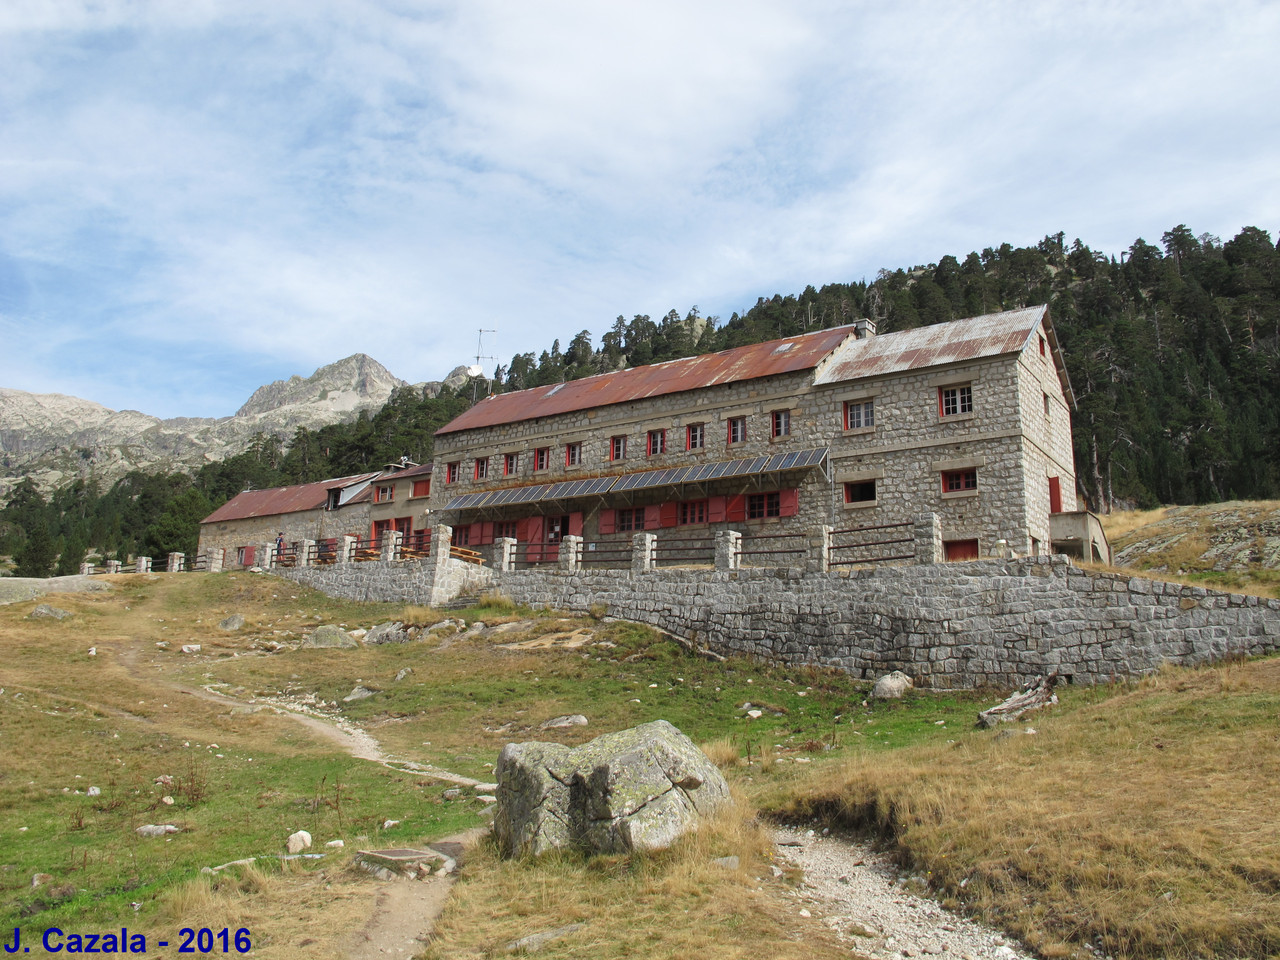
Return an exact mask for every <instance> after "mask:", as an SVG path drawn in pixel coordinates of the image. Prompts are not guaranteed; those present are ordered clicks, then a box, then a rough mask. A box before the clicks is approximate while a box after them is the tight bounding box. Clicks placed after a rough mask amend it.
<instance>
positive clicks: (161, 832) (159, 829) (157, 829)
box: [134, 823, 178, 837]
mask: <svg viewBox="0 0 1280 960" xmlns="http://www.w3.org/2000/svg"><path fill="white" fill-rule="evenodd" d="M177 832H178V828H177V827H175V826H174V825H173V824H172V823H148V824H144V825H143V826H141V827H138V828H137V829H136V830H135V831H134V833H136V834H137V835H138V836H140V837H163V836H165V835H166V834H170V833H177Z"/></svg>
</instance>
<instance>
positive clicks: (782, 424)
mask: <svg viewBox="0 0 1280 960" xmlns="http://www.w3.org/2000/svg"><path fill="white" fill-rule="evenodd" d="M769 419H770V420H771V421H772V429H773V433H772V436H773V438H774V439H775V440H776V439H777V438H778V437H789V436H791V411H790V410H774V411H773V413H772V414H771V415H770V418H769Z"/></svg>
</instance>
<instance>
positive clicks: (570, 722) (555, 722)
mask: <svg viewBox="0 0 1280 960" xmlns="http://www.w3.org/2000/svg"><path fill="white" fill-rule="evenodd" d="M586 725H587V718H586V717H584V716H583V715H582V714H580V713H574V714H570V715H568V716H563V717H553V718H552V719H550V720H546V721H544V722H543V724H542V726H541V727H540V728H539V729H541V730H559V729H560V728H562V727H585V726H586Z"/></svg>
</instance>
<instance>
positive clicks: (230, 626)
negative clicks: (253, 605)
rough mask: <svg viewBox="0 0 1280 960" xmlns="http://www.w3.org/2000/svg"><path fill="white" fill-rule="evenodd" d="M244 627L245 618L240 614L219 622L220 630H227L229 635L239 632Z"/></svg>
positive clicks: (234, 614)
mask: <svg viewBox="0 0 1280 960" xmlns="http://www.w3.org/2000/svg"><path fill="white" fill-rule="evenodd" d="M243 626H244V617H242V616H241V615H240V614H238V613H233V614H231V616H229V617H225V618H224V619H222V620H219V621H218V629H219V630H225V631H227V632H228V633H231V632H234V631H236V630H239V629H240V628H241V627H243Z"/></svg>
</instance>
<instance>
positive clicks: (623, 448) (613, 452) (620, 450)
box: [609, 437, 627, 460]
mask: <svg viewBox="0 0 1280 960" xmlns="http://www.w3.org/2000/svg"><path fill="white" fill-rule="evenodd" d="M626 458H627V438H626V437H610V438H609V459H610V460H625V459H626Z"/></svg>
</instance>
